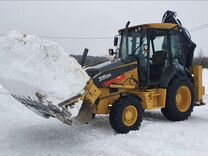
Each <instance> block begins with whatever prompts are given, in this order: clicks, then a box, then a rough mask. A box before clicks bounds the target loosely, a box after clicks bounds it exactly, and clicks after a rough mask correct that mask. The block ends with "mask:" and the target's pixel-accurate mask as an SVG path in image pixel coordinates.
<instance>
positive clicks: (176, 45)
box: [170, 32, 182, 58]
mask: <svg viewBox="0 0 208 156" xmlns="http://www.w3.org/2000/svg"><path fill="white" fill-rule="evenodd" d="M170 43H171V52H172V55H173V57H174V58H181V55H182V53H181V44H180V38H179V34H178V33H176V32H171V33H170Z"/></svg>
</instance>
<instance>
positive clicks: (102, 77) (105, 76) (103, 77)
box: [98, 73, 112, 81]
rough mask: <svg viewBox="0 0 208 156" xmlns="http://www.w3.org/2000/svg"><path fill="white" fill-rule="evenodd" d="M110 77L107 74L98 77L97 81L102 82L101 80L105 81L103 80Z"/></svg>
mask: <svg viewBox="0 0 208 156" xmlns="http://www.w3.org/2000/svg"><path fill="white" fill-rule="evenodd" d="M111 76H112V75H111V73H109V74H105V75H102V76H99V77H98V79H99V81H103V80H105V79H107V78H109V77H111Z"/></svg>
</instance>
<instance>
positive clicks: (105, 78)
mask: <svg viewBox="0 0 208 156" xmlns="http://www.w3.org/2000/svg"><path fill="white" fill-rule="evenodd" d="M118 33H119V34H118V35H117V36H115V38H114V45H115V46H117V47H118V49H117V50H116V51H114V50H113V49H110V50H109V53H110V54H111V55H114V56H115V59H114V60H113V61H109V62H106V63H103V64H99V65H96V66H93V67H88V68H87V69H86V72H87V73H88V75H89V76H90V80H89V81H88V82H87V84H86V86H85V87H84V92H83V93H82V94H80V95H77V96H75V97H72V98H70V99H68V100H66V101H64V102H62V103H60V104H59V105H58V106H59V108H61V109H58V108H57V107H53V106H51V107H50V108H49V109H50V111H49V112H54V113H52V114H50V113H48V115H50V116H54V117H56V118H58V119H60V120H61V121H63V122H64V123H67V124H70V123H71V121H70V119H69V118H70V112H69V109H68V108H70V107H71V106H73V105H74V104H76V102H77V101H78V100H80V99H81V100H82V101H83V104H82V107H81V109H80V112H79V114H78V116H77V119H78V120H79V121H80V122H83V123H87V122H89V120H90V119H91V118H92V116H93V115H95V114H109V120H110V124H111V126H112V128H113V129H114V130H115V131H116V132H118V133H128V132H129V131H130V130H137V129H138V128H139V126H140V124H141V122H142V117H143V112H144V110H156V109H161V111H162V113H163V115H164V116H165V117H166V118H167V119H168V120H171V121H181V120H186V119H187V118H188V117H189V116H190V115H191V113H192V111H193V107H194V106H200V105H204V103H203V95H204V90H205V89H204V86H203V85H202V66H193V65H192V60H193V53H194V49H195V47H196V44H195V43H194V42H193V41H192V40H191V38H190V35H189V33H188V31H187V30H186V29H185V28H184V27H182V25H181V22H180V21H179V20H178V19H176V14H175V12H172V11H167V12H166V13H165V14H164V16H163V19H162V23H156V24H142V25H137V26H131V27H129V22H127V24H126V27H125V28H124V29H121V30H119V31H118Z"/></svg>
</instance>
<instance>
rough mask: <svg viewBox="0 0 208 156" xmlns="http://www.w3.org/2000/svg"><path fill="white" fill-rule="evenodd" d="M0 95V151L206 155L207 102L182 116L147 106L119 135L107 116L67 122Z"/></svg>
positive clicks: (12, 155) (3, 153)
mask: <svg viewBox="0 0 208 156" xmlns="http://www.w3.org/2000/svg"><path fill="white" fill-rule="evenodd" d="M0 92H1V93H2V92H5V91H4V90H3V89H1V90H0ZM0 99H1V101H0V123H1V128H0V156H7V155H9V156H15V155H21V156H22V155H39V156H40V155H48V156H49V155H50V156H52V155H73V156H74V155H83V154H84V155H91V156H93V155H96V156H97V155H115V156H117V155H131V156H134V155H135V156H138V155H140V156H143V155H144V156H148V155H153V154H154V155H155V156H167V155H169V156H171V155H174V156H175V155H177V156H184V155H189V156H195V155H197V156H207V152H208V139H207V138H208V106H203V107H195V109H194V112H193V114H192V117H191V118H190V119H189V120H187V121H183V122H170V121H167V120H166V119H165V118H164V117H163V116H162V114H161V113H160V112H152V113H150V112H146V113H145V117H144V120H143V123H142V126H141V129H140V130H139V131H132V132H130V133H128V134H126V135H122V134H115V133H114V132H113V130H112V129H111V127H110V124H109V121H108V117H107V116H106V117H96V118H95V119H94V120H93V121H92V122H91V123H90V124H88V125H82V126H80V125H74V126H67V125H64V124H62V123H61V122H59V121H57V120H55V119H48V120H47V119H44V118H41V117H39V116H37V115H36V114H34V113H33V112H31V111H29V110H27V108H25V107H24V106H22V105H21V104H19V103H18V102H16V101H15V100H14V99H13V98H11V97H10V96H9V95H8V94H0ZM206 101H208V97H206Z"/></svg>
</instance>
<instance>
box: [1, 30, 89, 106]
mask: <svg viewBox="0 0 208 156" xmlns="http://www.w3.org/2000/svg"><path fill="white" fill-rule="evenodd" d="M87 80H88V76H87V74H86V73H85V71H84V70H83V69H82V68H81V67H80V65H79V64H78V62H77V61H76V60H75V59H74V58H72V57H70V56H69V54H68V53H66V52H65V51H64V49H63V48H62V47H60V46H59V45H58V44H56V43H54V42H51V41H47V40H42V39H40V38H38V37H37V36H33V35H26V34H23V33H20V32H16V31H11V32H9V33H8V34H6V35H5V36H4V37H2V38H0V83H1V84H2V86H3V87H4V88H5V89H7V90H8V91H9V92H10V93H11V94H13V95H15V96H21V97H30V98H31V99H33V100H37V96H36V93H37V92H38V93H41V95H43V96H44V99H45V100H47V101H51V102H52V103H53V104H57V103H59V102H61V101H63V100H66V99H68V98H69V97H71V96H73V95H75V94H77V93H78V92H80V91H81V90H82V89H83V87H84V85H85V83H86V82H87Z"/></svg>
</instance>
